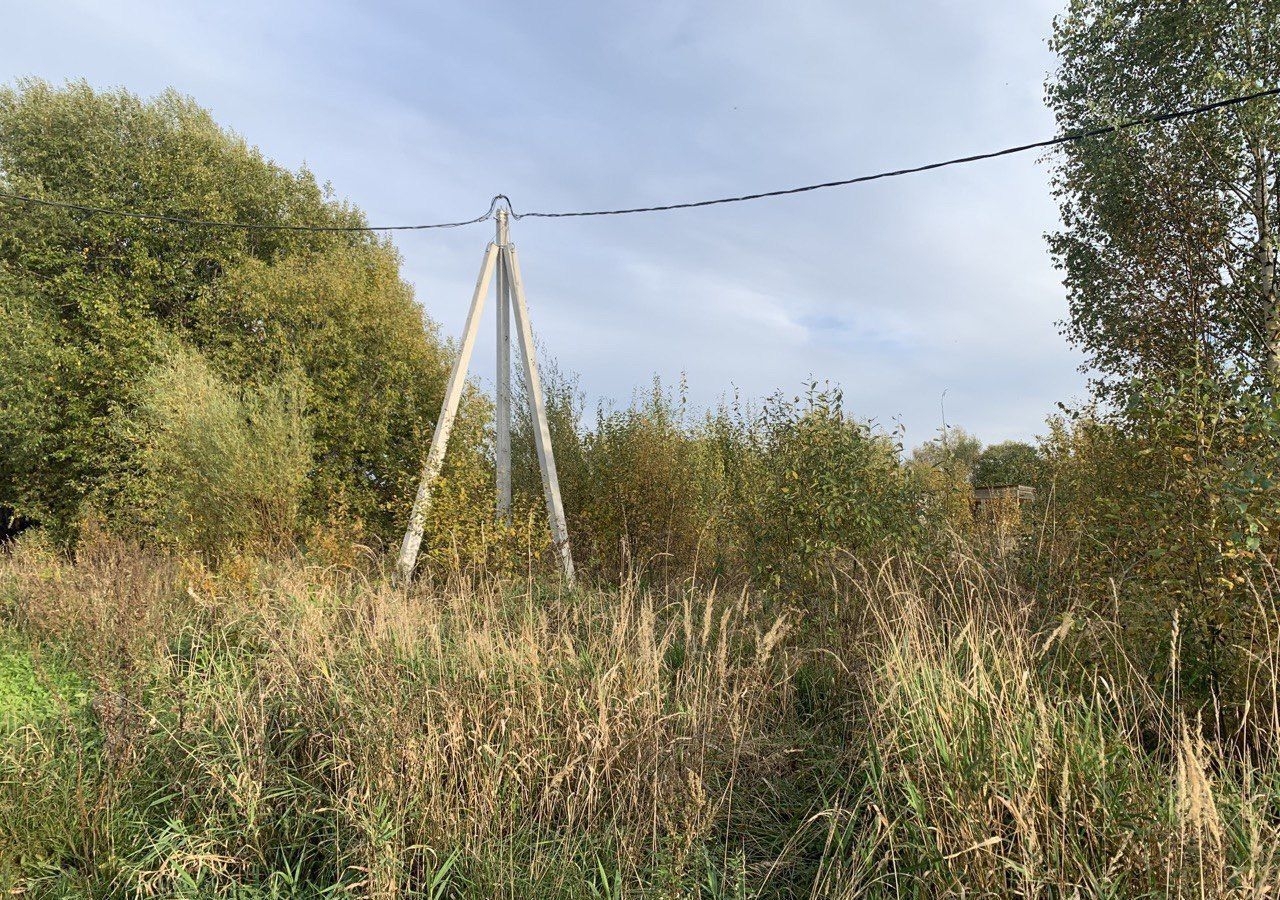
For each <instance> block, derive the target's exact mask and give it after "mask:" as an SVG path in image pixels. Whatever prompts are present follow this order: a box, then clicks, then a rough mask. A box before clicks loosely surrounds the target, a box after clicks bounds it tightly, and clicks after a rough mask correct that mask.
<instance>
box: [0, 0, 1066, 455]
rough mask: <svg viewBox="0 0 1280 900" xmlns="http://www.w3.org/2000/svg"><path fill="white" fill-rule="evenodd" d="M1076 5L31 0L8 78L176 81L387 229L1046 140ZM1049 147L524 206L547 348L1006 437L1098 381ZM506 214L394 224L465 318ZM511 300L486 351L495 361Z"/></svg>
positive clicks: (407, 256)
mask: <svg viewBox="0 0 1280 900" xmlns="http://www.w3.org/2000/svg"><path fill="white" fill-rule="evenodd" d="M1064 2H1065V0H900V2H894V3H885V2H882V0H812V2H809V0H791V2H781V0H775V2H763V0H735V2H720V0H698V2H693V0H686V2H677V0H649V2H644V3H639V2H633V3H617V2H609V0H595V2H577V0H575V2H559V3H548V2H543V3H527V2H523V3H516V2H491V0H470V2H466V3H439V2H423V3H408V2H365V3H337V2H327V0H317V2H310V3H289V2H273V3H262V2H255V3H246V2H238V0H236V2H221V3H217V4H207V3H206V4H195V3H185V4H184V3H173V2H165V3H153V2H127V0H116V2H112V3H109V4H108V3H101V2H76V0H62V2H59V3H41V4H36V3H30V2H29V0H25V2H21V3H18V2H12V0H0V7H5V10H4V11H5V15H4V17H3V18H4V21H5V22H6V24H7V26H8V28H9V34H8V35H7V36H6V40H5V52H4V55H3V57H2V58H0V80H4V81H6V82H10V83H11V82H12V81H13V80H14V79H17V78H20V77H24V76H37V77H41V78H45V79H47V80H50V81H54V82H63V81H66V80H68V79H79V78H84V79H87V80H88V81H89V82H90V83H91V84H93V85H95V86H99V87H125V88H128V89H129V90H131V91H133V92H135V93H137V94H141V95H143V96H150V95H153V94H156V93H158V92H159V91H161V90H163V89H165V88H167V87H174V88H176V89H178V90H179V91H181V92H183V93H186V94H189V95H191V96H192V97H194V98H195V99H196V100H197V101H198V102H199V103H200V104H202V105H203V106H205V107H206V108H208V109H209V110H210V111H211V112H212V113H213V115H214V116H215V118H216V119H217V120H218V121H219V122H220V123H221V124H222V125H223V126H224V127H227V128H229V129H231V130H233V131H235V132H237V133H239V134H240V135H242V136H243V137H245V139H247V140H248V141H249V142H250V143H252V144H255V145H257V146H258V147H260V148H261V149H262V151H263V152H264V154H265V155H267V156H268V157H270V158H271V159H273V160H275V161H276V162H278V163H280V164H282V165H284V166H287V167H290V168H297V167H298V166H301V165H304V164H305V165H306V166H307V167H308V168H309V169H310V170H311V171H312V172H314V173H315V174H316V176H317V177H318V178H319V179H320V180H321V181H327V182H329V183H331V185H332V186H333V189H334V191H335V192H336V193H337V195H338V196H340V197H344V198H347V199H349V200H351V201H352V202H354V203H356V204H357V205H358V206H360V207H361V208H362V209H364V210H365V211H366V213H367V215H368V217H369V220H370V222H371V223H373V224H402V223H416V222H435V221H456V220H460V219H469V218H473V217H475V216H477V215H480V214H481V213H482V212H484V210H485V209H487V208H488V206H489V201H490V198H491V197H492V196H493V195H494V194H497V193H504V194H506V195H508V196H509V197H510V198H511V200H512V203H513V205H514V208H515V209H516V211H517V212H519V211H529V210H542V211H556V210H577V209H599V208H613V207H619V206H646V205H654V204H660V203H666V202H673V201H675V202H679V201H685V200H697V199H703V198H708V197H718V196H725V195H736V194H741V193H752V192H756V191H761V190H772V189H776V188H783V187H789V186H794V185H800V184H808V183H814V182H820V181H828V180H833V179H840V178H848V177H853V176H857V175H861V174H866V173H871V172H876V171H881V170H885V169H896V168H900V167H903V166H910V165H917V164H921V163H926V162H930V161H933V160H935V159H942V158H948V157H953V156H960V155H967V154H969V153H975V152H980V151H985V150H991V149H998V148H1000V147H1005V146H1009V145H1013V144H1020V143H1024V142H1027V141H1031V140H1037V139H1040V138H1044V137H1049V136H1051V135H1052V134H1053V133H1054V131H1055V128H1054V122H1053V117H1052V115H1051V114H1050V112H1049V111H1048V110H1047V109H1046V108H1045V106H1044V102H1043V94H1044V80H1045V77H1046V75H1047V74H1048V73H1049V72H1050V71H1051V70H1052V68H1053V66H1054V59H1053V56H1052V54H1051V53H1050V52H1049V49H1048V46H1047V38H1048V35H1049V31H1050V28H1051V23H1052V19H1053V16H1054V15H1055V14H1057V13H1058V12H1059V11H1060V8H1061V7H1062V6H1063V5H1064ZM1057 227H1058V217H1057V208H1056V205H1055V203H1054V200H1053V197H1052V195H1051V191H1050V169H1049V165H1048V162H1047V161H1046V160H1045V159H1043V158H1041V157H1038V156H1036V155H1035V154H1033V153H1032V154H1024V155H1019V156H1013V157H1006V158H1003V159H999V160H992V161H988V162H982V163H976V164H973V165H970V166H964V167H956V168H951V169H946V170H942V171H936V172H931V173H925V174H920V175H912V176H908V177H905V178H896V179H888V180H884V181H879V182H874V183H871V184H865V185H860V186H854V187H847V188H839V189H834V190H828V191H818V192H813V193H809V194H803V195H799V196H792V197H785V198H777V199H771V200H759V201H754V202H750V203H740V204H730V205H726V206H718V207H711V208H707V209H696V210H687V211H681V212H669V213H654V214H648V215H638V216H625V217H604V218H585V219H558V220H552V219H541V220H540V219H524V220H521V221H518V222H515V223H513V225H512V240H513V241H514V243H515V244H516V245H517V247H518V248H519V253H520V261H521V268H522V273H523V279H524V283H525V290H526V293H527V296H528V300H529V306H530V315H531V320H532V323H533V327H534V330H535V332H536V335H537V338H538V341H539V343H540V344H541V346H542V348H543V352H544V353H545V354H547V355H549V356H551V357H554V358H555V360H556V362H557V364H558V366H559V367H560V368H561V369H562V370H564V371H567V372H572V373H576V374H577V375H578V376H579V378H580V382H579V383H580V387H581V389H582V390H583V392H584V393H585V394H586V397H587V402H588V406H589V408H590V409H594V407H595V405H596V404H597V403H600V402H604V403H606V404H610V403H612V404H625V403H626V402H628V401H629V400H630V398H631V397H632V396H633V394H634V392H635V391H637V390H640V391H644V390H647V389H648V386H649V385H651V384H652V380H653V378H654V377H655V376H657V377H659V378H661V379H662V380H663V382H664V383H667V384H670V385H675V384H677V383H678V382H679V380H680V379H681V377H682V376H683V377H684V378H685V379H686V381H687V384H688V396H689V398H690V400H691V401H692V403H693V405H694V406H695V407H696V408H706V407H711V406H714V405H716V404H717V403H719V402H720V401H721V400H722V399H723V398H725V397H731V396H732V395H733V394H734V393H735V392H736V393H737V394H738V395H740V396H741V397H744V398H747V399H748V400H757V399H759V398H763V397H765V396H767V395H769V394H772V393H774V392H775V391H782V392H784V393H786V394H787V395H788V396H791V395H795V394H797V393H801V392H803V390H804V386H805V384H806V383H808V382H810V381H813V380H817V381H830V382H832V383H835V384H838V385H839V386H840V387H841V388H842V389H843V391H844V396H845V401H846V405H847V407H848V408H849V410H850V411H851V412H853V413H854V414H856V415H858V416H859V417H862V418H866V419H871V420H874V421H875V422H876V423H878V424H879V425H881V426H883V427H885V428H890V429H892V428H898V427H901V428H902V429H904V431H905V435H904V440H905V442H906V444H907V446H911V445H914V444H918V443H920V442H922V441H924V440H927V439H928V438H930V437H932V436H933V435H934V434H935V433H936V431H937V429H938V427H939V426H940V425H941V424H942V422H943V417H944V415H945V421H946V422H947V423H948V424H949V425H951V426H955V425H961V426H963V427H965V428H966V429H968V430H970V431H972V432H975V433H976V434H977V435H978V436H979V437H981V438H982V439H983V440H984V441H986V442H988V443H994V442H996V441H1000V440H1007V439H1029V438H1032V437H1033V436H1034V435H1036V434H1038V433H1041V432H1043V430H1044V428H1043V423H1044V419H1045V417H1046V416H1048V415H1050V414H1052V413H1053V412H1054V410H1055V407H1056V404H1057V403H1058V402H1059V401H1068V402H1069V401H1071V400H1072V399H1074V398H1079V397H1081V396H1083V395H1084V392H1085V391H1084V383H1085V376H1084V375H1082V374H1081V372H1080V371H1079V369H1080V364H1081V358H1080V356H1079V354H1078V353H1077V352H1075V351H1074V350H1073V349H1072V348H1071V347H1069V346H1068V345H1067V344H1066V342H1065V340H1064V339H1063V338H1062V337H1061V335H1060V334H1059V325H1058V323H1059V322H1060V320H1061V319H1062V318H1063V317H1064V316H1065V315H1066V300H1065V291H1064V289H1063V287H1062V283H1061V277H1060V274H1059V273H1058V272H1057V271H1056V270H1055V269H1054V266H1053V263H1052V260H1051V258H1050V257H1049V254H1048V252H1047V249H1046V245H1045V240H1044V235H1045V234H1046V233H1047V232H1050V231H1053V230H1054V229H1055V228H1057ZM492 234H493V227H492V224H491V223H482V224H479V225H474V226H470V227H468V228H462V229H451V230H443V231H427V232H409V233H401V234H399V235H398V236H397V237H396V238H395V243H396V245H397V247H398V248H399V250H400V252H401V254H402V256H403V258H404V275H405V277H406V279H407V280H408V281H410V282H411V283H412V284H413V285H414V288H415V292H416V296H417V298H418V300H419V302H421V303H422V304H423V306H424V308H425V309H426V311H427V313H428V315H429V316H430V317H431V318H432V319H434V320H435V321H437V322H438V323H440V326H441V328H442V330H443V332H444V333H445V334H446V335H449V336H457V335H458V334H459V333H460V331H461V329H462V324H463V321H464V319H465V316H466V311H467V306H468V303H469V301H470V295H471V291H472V289H473V287H474V284H475V279H476V274H477V271H478V269H479V265H480V261H481V258H482V256H483V253H484V248H485V245H486V243H487V242H488V241H489V240H490V239H491V237H492ZM492 306H493V304H492V302H490V304H489V309H488V312H487V315H486V320H485V323H484V325H483V326H482V331H481V340H480V344H479V345H478V348H477V351H476V355H475V357H474V359H473V363H472V368H473V371H474V372H475V373H476V377H477V379H478V381H479V382H480V383H481V384H484V385H487V386H489V387H492V383H493V376H492V372H493V359H494V351H493V337H492V335H493V324H492V315H493V312H492Z"/></svg>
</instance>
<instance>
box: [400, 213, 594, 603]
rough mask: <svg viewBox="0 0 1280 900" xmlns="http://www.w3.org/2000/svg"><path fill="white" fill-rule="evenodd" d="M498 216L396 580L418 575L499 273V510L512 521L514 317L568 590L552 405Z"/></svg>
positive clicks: (569, 557) (504, 222)
mask: <svg viewBox="0 0 1280 900" xmlns="http://www.w3.org/2000/svg"><path fill="white" fill-rule="evenodd" d="M496 215H497V236H496V240H495V242H494V243H492V244H490V245H489V248H488V250H486V251H485V256H484V263H483V264H482V265H481V267H480V276H479V278H477V280H476V290H475V294H474V295H472V298H471V309H470V311H469V312H468V313H467V323H466V325H465V326H464V328H463V332H462V345H461V347H459V350H458V358H457V359H456V360H454V363H453V370H452V371H451V372H450V373H449V383H448V385H447V386H446V387H445V392H444V401H443V403H442V404H441V406H440V417H439V418H438V419H437V420H436V428H435V432H434V433H433V434H432V436H431V449H430V451H429V452H428V453H427V461H426V464H425V465H424V466H423V467H422V478H421V481H420V482H419V484H418V495H417V497H416V498H415V499H414V501H413V511H412V512H411V513H410V514H409V527H408V528H407V529H406V530H405V534H404V541H403V542H402V543H401V545H400V556H399V558H398V559H397V560H396V582H397V583H398V584H401V585H407V584H408V583H409V580H410V578H412V577H413V570H414V567H415V566H416V565H417V561H418V550H419V549H420V548H421V546H422V532H423V528H424V527H425V524H426V518H427V511H428V510H429V509H430V508H431V489H432V487H433V486H434V484H435V480H436V479H437V478H438V477H439V475H440V468H441V466H443V464H444V453H445V449H446V448H447V447H448V444H449V435H450V433H451V432H452V431H453V422H454V419H455V418H456V416H457V413H458V403H459V401H460V400H461V399H462V389H463V388H464V387H465V386H466V380H467V367H468V365H469V364H470V362H471V351H472V349H473V348H474V347H475V339H476V332H477V330H478V329H479V327H480V316H481V314H482V313H483V312H484V301H485V297H486V295H487V294H488V293H489V282H490V280H492V278H493V274H494V270H495V269H496V270H497V282H498V285H497V287H498V290H497V293H498V303H497V307H498V327H497V339H498V358H497V369H498V371H497V380H498V391H497V394H498V402H497V409H496V410H495V412H496V413H497V426H496V429H495V432H496V434H495V437H496V444H497V446H496V450H495V455H496V457H497V459H496V462H497V466H496V468H497V494H498V500H497V512H498V515H499V516H500V517H503V518H510V515H511V316H512V315H513V314H514V316H515V323H516V334H517V337H518V338H519V341H520V355H521V357H522V359H523V361H524V376H525V393H526V394H528V397H529V420H530V422H531V423H532V425H533V442H534V447H535V449H536V450H537V455H538V468H539V470H540V471H541V473H542V489H543V493H544V494H545V495H546V501H547V519H548V521H549V522H550V525H551V538H552V542H553V544H554V546H555V550H556V556H557V557H558V558H559V560H560V569H561V572H562V573H563V574H564V579H565V583H566V584H567V585H569V586H570V587H572V586H573V583H574V569H573V554H572V553H571V552H570V550H569V528H568V525H567V524H566V522H565V516H564V503H563V502H562V501H561V498H560V479H559V477H558V476H557V474H556V459H555V453H554V451H553V450H552V448H551V429H550V426H549V424H548V422H547V407H546V401H545V399H544V398H543V396H542V379H541V377H540V376H539V374H538V360H537V354H536V353H535V351H534V345H533V329H532V327H531V325H530V324H529V308H528V305H527V304H526V303H525V299H524V285H523V284H522V283H521V280H520V264H519V261H518V260H517V258H516V248H515V246H514V245H513V244H512V243H511V239H510V236H509V228H508V212H507V210H505V209H500V210H498V211H497V214H496Z"/></svg>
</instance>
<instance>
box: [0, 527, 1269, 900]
mask: <svg viewBox="0 0 1280 900" xmlns="http://www.w3.org/2000/svg"><path fill="white" fill-rule="evenodd" d="M1013 583H1014V582H1013V581H1012V580H1011V579H1009V578H1008V577H1007V576H1005V575H1004V574H1003V573H1002V572H1001V571H1000V570H999V568H998V567H996V566H993V565H986V566H984V565H982V564H979V563H978V562H977V561H975V560H974V559H972V558H970V557H968V556H965V555H963V554H960V553H957V554H955V555H954V556H953V558H952V559H951V561H950V563H949V564H948V566H947V567H946V568H945V569H939V568H937V567H936V566H935V567H934V568H932V569H930V568H928V567H925V566H924V565H923V564H919V563H912V562H910V561H906V560H890V561H887V562H886V563H885V565H884V566H883V568H881V569H879V570H878V571H872V572H867V573H865V574H864V575H863V576H862V577H860V578H857V579H854V580H853V581H851V582H850V584H849V585H848V587H847V590H844V591H843V592H841V594H840V595H839V596H838V597H835V598H827V599H825V600H823V601H822V602H821V603H820V604H819V603H815V604H812V605H809V606H803V605H800V604H797V603H794V602H793V603H790V604H778V603H770V602H769V601H766V600H764V599H761V598H758V597H756V596H754V595H752V594H749V593H745V592H739V591H732V592H721V591H717V590H715V589H714V588H713V587H711V586H706V585H701V586H699V585H684V586H680V587H670V588H666V589H664V590H661V591H656V590H643V589H640V588H639V587H637V586H635V585H623V586H621V587H616V588H612V589H598V588H597V589H583V590H580V591H577V592H574V593H563V592H561V591H559V590H558V589H557V588H556V587H555V586H553V585H544V584H536V583H528V582H518V581H516V582H513V581H505V582H499V581H493V582H489V581H485V580H484V579H475V578H472V579H466V580H463V579H454V580H452V581H449V582H447V583H441V582H437V583H435V584H429V583H424V584H423V585H422V586H421V587H419V588H416V589H415V590H413V591H411V592H408V593H402V592H397V591H396V590H394V589H392V588H391V587H390V586H389V585H388V584H387V583H385V582H384V581H383V580H381V579H380V578H379V577H378V576H377V575H376V574H372V573H370V572H369V571H364V570H361V569H359V568H351V567H345V568H339V567H328V568H323V567H319V566H314V565H307V564H306V563H305V562H304V561H301V560H292V561H284V562H280V561H277V562H272V563H268V562H253V561H242V562H240V563H237V564H233V565H229V566H224V567H223V569H222V570H221V571H220V572H219V573H218V574H216V575H215V574H213V573H211V572H209V571H208V570H206V569H205V568H204V567H202V566H200V565H198V564H196V563H194V562H192V561H190V560H182V559H175V558H171V557H166V556H162V555H156V554H153V553H148V552H144V551H142V550H140V549H138V548H136V547H133V546H130V545H128V544H124V543H118V542H115V541H112V540H109V539H105V538H104V539H98V540H96V541H95V543H94V544H93V545H92V546H88V547H84V548H82V549H81V552H80V553H79V554H78V557H77V559H76V561H75V562H74V563H73V562H71V561H69V560H68V559H66V558H64V557H62V556H61V555H59V554H57V553H55V552H53V551H50V550H48V549H45V548H44V547H42V546H41V545H40V544H39V543H38V542H34V541H28V542H26V543H25V544H22V543H20V544H19V545H18V546H17V548H16V549H14V550H13V551H12V552H11V553H9V554H8V555H6V556H5V557H4V558H3V561H2V562H0V591H2V593H0V598H2V605H0V616H2V617H3V618H2V621H3V633H2V637H0V705H2V708H3V712H4V725H3V729H4V731H3V737H2V739H0V885H3V886H4V888H5V889H6V890H8V891H10V892H14V893H17V894H19V895H22V896H38V897H80V896H86V897H89V896H92V897H131V896H155V897H244V898H248V897H329V896H369V897H565V898H576V897H582V898H588V897H640V896H643V897H701V898H728V897H862V896H895V897H897V896H991V897H995V896H1010V897H1012V896H1039V897H1071V896H1082V897H1085V896H1087V897H1141V896H1151V897H1156V896H1167V895H1174V896H1187V897H1207V896H1240V897H1264V896H1273V895H1274V892H1275V890H1276V885H1277V878H1280V767H1277V766H1276V764H1275V762H1274V760H1272V759H1270V758H1269V755H1268V754H1267V753H1265V752H1262V751H1259V750H1257V749H1250V748H1253V747H1256V746H1257V745H1258V741H1256V740H1255V741H1253V742H1250V743H1249V744H1248V745H1247V746H1246V745H1245V744H1244V743H1242V742H1239V741H1233V740H1228V739H1220V740H1217V739H1214V737H1213V736H1212V735H1211V734H1205V731H1206V729H1204V728H1202V727H1200V724H1199V723H1197V722H1195V721H1188V720H1187V718H1186V716H1185V715H1184V714H1183V713H1182V712H1181V711H1180V710H1181V707H1180V706H1179V704H1178V703H1177V698H1176V697H1172V696H1168V695H1166V694H1165V693H1162V691H1161V690H1160V689H1158V688H1155V687H1153V686H1152V685H1151V684H1149V683H1148V682H1146V681H1145V680H1144V679H1143V678H1142V677H1140V676H1139V675H1138V669H1137V667H1132V666H1126V663H1125V662H1124V660H1125V657H1124V655H1123V653H1117V652H1107V653H1101V652H1099V647H1103V646H1104V645H1107V644H1108V642H1110V644H1109V645H1108V646H1107V649H1108V650H1110V651H1116V650H1118V649H1119V648H1118V647H1117V646H1116V641H1115V631H1114V629H1110V628H1109V627H1108V623H1107V622H1106V621H1105V620H1102V619H1099V618H1097V617H1094V618H1092V619H1089V618H1085V617H1083V616H1082V615H1080V614H1078V613H1074V612H1073V611H1071V610H1063V611H1061V612H1059V613H1055V614H1054V615H1052V616H1039V615H1037V614H1033V613H1032V612H1031V610H1032V608H1033V607H1031V606H1030V605H1029V604H1027V603H1026V602H1025V598H1023V597H1021V596H1020V595H1019V593H1018V591H1017V590H1016V589H1015V588H1014V587H1013V586H1012V585H1013ZM1177 647H1178V636H1177V634H1176V632H1175V633H1173V634H1171V635H1170V653H1171V654H1174V655H1175V657H1176V654H1177V652H1178V649H1177ZM1103 659H1105V660H1107V662H1105V663H1101V662H1099V660H1103ZM1272 674H1274V673H1273V672H1272V671H1271V670H1270V669H1269V668H1268V667H1266V666H1261V667H1260V668H1259V669H1258V672H1257V678H1256V686H1257V707H1258V709H1257V710H1256V712H1258V718H1259V720H1260V721H1263V720H1265V721H1270V722H1271V723H1272V725H1271V726H1269V727H1271V736H1272V737H1274V736H1275V735H1276V734H1277V732H1276V731H1275V729H1274V723H1275V714H1274V711H1275V708H1276V707H1275V700H1274V695H1273V690H1272V688H1271V687H1270V685H1271V684H1273V682H1272V680H1271V675H1272ZM1260 727H1261V728H1262V730H1263V731H1265V728H1266V727H1267V726H1260Z"/></svg>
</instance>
